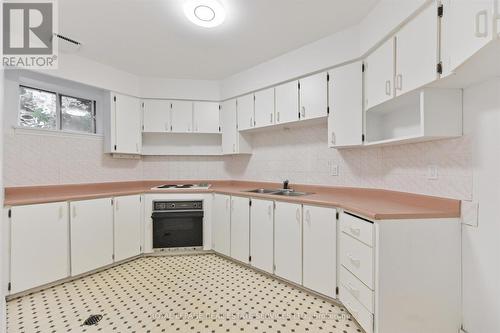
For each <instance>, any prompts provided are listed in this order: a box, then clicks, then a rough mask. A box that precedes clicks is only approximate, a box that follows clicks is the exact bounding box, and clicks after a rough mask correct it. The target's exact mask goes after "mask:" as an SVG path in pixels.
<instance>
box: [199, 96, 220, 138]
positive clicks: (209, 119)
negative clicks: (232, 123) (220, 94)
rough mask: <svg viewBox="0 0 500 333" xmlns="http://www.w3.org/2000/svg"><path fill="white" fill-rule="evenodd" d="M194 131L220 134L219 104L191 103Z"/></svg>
mask: <svg viewBox="0 0 500 333" xmlns="http://www.w3.org/2000/svg"><path fill="white" fill-rule="evenodd" d="M193 118H194V131H195V132H196V133H220V115H219V103H216V102H194V103H193Z"/></svg>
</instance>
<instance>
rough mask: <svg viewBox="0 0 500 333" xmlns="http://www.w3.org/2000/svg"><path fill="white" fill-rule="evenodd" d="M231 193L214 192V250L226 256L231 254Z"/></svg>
mask: <svg viewBox="0 0 500 333" xmlns="http://www.w3.org/2000/svg"><path fill="white" fill-rule="evenodd" d="M230 200H231V197H230V196H229V195H222V194H214V201H213V212H214V215H213V220H212V225H213V227H212V230H213V233H212V239H213V246H212V247H213V250H214V251H215V252H219V253H222V254H224V255H226V256H229V255H230V251H231V248H230V242H231V212H230V209H231V208H230V207H231V204H230Z"/></svg>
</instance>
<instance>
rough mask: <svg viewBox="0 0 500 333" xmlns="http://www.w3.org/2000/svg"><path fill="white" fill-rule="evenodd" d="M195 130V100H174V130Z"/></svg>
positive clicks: (175, 131) (180, 131)
mask: <svg viewBox="0 0 500 333" xmlns="http://www.w3.org/2000/svg"><path fill="white" fill-rule="evenodd" d="M192 131H193V102H188V101H172V132H174V133H190V132H192Z"/></svg>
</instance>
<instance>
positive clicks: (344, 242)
mask: <svg viewBox="0 0 500 333" xmlns="http://www.w3.org/2000/svg"><path fill="white" fill-rule="evenodd" d="M340 263H341V264H342V265H343V266H344V267H345V268H347V269H348V270H349V271H350V272H351V273H352V274H354V275H355V276H356V277H357V278H358V279H360V280H361V282H363V283H364V284H366V285H367V286H368V287H369V288H370V289H371V290H373V274H374V273H373V268H374V267H373V249H372V248H371V247H369V246H368V245H366V244H364V243H361V242H360V241H358V240H357V239H354V238H352V237H351V236H349V235H347V234H345V233H344V232H341V233H340Z"/></svg>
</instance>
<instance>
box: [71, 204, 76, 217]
mask: <svg viewBox="0 0 500 333" xmlns="http://www.w3.org/2000/svg"><path fill="white" fill-rule="evenodd" d="M72 213H73V218H76V206H73V212H72Z"/></svg>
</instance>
